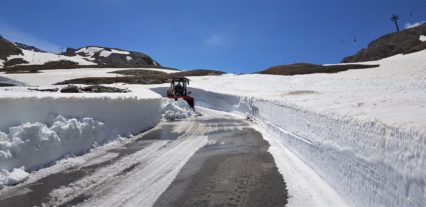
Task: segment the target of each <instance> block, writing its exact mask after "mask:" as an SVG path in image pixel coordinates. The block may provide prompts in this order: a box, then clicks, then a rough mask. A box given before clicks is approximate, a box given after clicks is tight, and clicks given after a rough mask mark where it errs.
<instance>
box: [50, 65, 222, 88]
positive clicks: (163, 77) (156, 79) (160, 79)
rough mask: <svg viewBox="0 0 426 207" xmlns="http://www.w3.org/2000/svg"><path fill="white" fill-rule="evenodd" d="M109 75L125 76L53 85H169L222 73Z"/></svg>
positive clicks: (133, 71)
mask: <svg viewBox="0 0 426 207" xmlns="http://www.w3.org/2000/svg"><path fill="white" fill-rule="evenodd" d="M111 73H116V74H120V75H125V76H119V77H88V78H76V79H71V80H65V81H62V82H59V83H55V85H67V84H86V85H98V84H112V83H127V84H144V85H147V84H161V83H169V82H170V81H171V80H172V79H173V78H175V77H184V76H203V75H213V74H216V75H218V74H223V72H220V71H212V70H195V71H184V72H177V73H165V72H162V71H155V70H143V69H129V70H119V71H113V72H111Z"/></svg>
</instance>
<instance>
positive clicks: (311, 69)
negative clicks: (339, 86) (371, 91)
mask: <svg viewBox="0 0 426 207" xmlns="http://www.w3.org/2000/svg"><path fill="white" fill-rule="evenodd" d="M376 67H379V65H361V64H348V65H316V64H309V63H296V64H291V65H278V66H274V67H270V68H268V69H266V70H263V71H260V72H257V73H259V74H269V75H304V74H313V73H338V72H342V71H347V70H354V69H369V68H376Z"/></svg>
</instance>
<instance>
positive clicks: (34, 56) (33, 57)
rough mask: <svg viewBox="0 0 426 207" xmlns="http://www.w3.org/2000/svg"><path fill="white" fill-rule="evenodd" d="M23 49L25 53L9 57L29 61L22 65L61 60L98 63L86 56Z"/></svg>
mask: <svg viewBox="0 0 426 207" xmlns="http://www.w3.org/2000/svg"><path fill="white" fill-rule="evenodd" d="M21 50H22V53H23V55H11V56H9V57H8V58H7V59H8V60H11V59H14V58H22V59H24V60H25V61H27V62H28V63H26V64H20V65H43V64H45V63H47V62H52V61H61V60H68V61H72V62H76V63H78V64H79V65H96V63H94V62H90V61H87V60H85V59H84V57H81V56H79V55H77V56H73V57H68V56H64V55H57V54H53V53H46V52H34V51H32V50H24V49H21Z"/></svg>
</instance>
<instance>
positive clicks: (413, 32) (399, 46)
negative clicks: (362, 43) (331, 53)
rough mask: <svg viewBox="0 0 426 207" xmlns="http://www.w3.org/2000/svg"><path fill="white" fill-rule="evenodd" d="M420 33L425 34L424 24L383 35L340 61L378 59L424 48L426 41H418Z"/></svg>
mask: <svg viewBox="0 0 426 207" xmlns="http://www.w3.org/2000/svg"><path fill="white" fill-rule="evenodd" d="M422 35H426V24H423V25H420V26H417V27H414V28H411V29H405V30H402V31H400V32H394V33H390V34H387V35H384V36H382V37H380V38H379V39H377V40H374V41H372V42H371V43H370V44H368V47H367V48H364V49H361V51H359V52H358V53H356V54H355V55H352V56H348V57H345V58H343V60H342V63H353V62H364V61H373V60H380V59H383V58H386V57H390V56H393V55H397V54H408V53H413V52H417V51H420V50H424V49H426V42H425V41H420V36H422Z"/></svg>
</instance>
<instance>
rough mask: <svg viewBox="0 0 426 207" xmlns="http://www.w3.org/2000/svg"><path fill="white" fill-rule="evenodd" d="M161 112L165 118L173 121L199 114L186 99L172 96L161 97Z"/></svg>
mask: <svg viewBox="0 0 426 207" xmlns="http://www.w3.org/2000/svg"><path fill="white" fill-rule="evenodd" d="M161 113H162V117H163V118H164V119H166V120H171V121H173V120H175V119H185V118H188V117H191V116H195V115H198V114H197V113H196V112H195V111H194V110H193V109H192V108H191V107H190V106H189V105H188V103H187V102H186V101H185V100H183V99H178V100H177V101H175V100H174V99H170V98H163V99H161Z"/></svg>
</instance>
